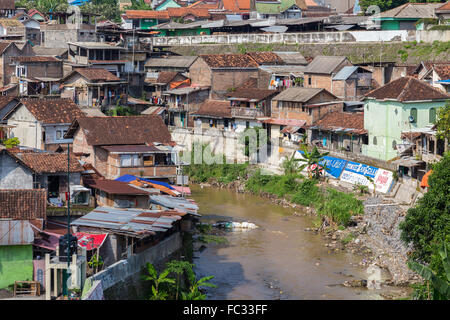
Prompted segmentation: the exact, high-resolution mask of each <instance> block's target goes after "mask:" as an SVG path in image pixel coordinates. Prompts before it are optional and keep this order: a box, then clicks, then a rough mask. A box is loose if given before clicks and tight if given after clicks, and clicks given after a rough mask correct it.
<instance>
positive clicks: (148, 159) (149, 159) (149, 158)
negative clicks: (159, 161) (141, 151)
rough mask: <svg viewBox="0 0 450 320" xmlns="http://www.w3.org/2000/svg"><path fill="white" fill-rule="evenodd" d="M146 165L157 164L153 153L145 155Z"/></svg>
mask: <svg viewBox="0 0 450 320" xmlns="http://www.w3.org/2000/svg"><path fill="white" fill-rule="evenodd" d="M143 160H144V166H153V165H154V164H155V160H154V157H153V156H152V155H146V156H143Z"/></svg>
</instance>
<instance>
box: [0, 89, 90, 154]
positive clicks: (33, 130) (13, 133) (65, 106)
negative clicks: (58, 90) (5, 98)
mask: <svg viewBox="0 0 450 320" xmlns="http://www.w3.org/2000/svg"><path fill="white" fill-rule="evenodd" d="M83 116H84V114H83V113H82V112H81V110H80V108H79V107H78V106H77V105H76V104H75V103H74V102H73V101H72V100H71V99H63V98H44V99H37V98H23V99H21V100H20V103H19V104H17V105H16V106H15V107H14V108H13V109H12V110H11V111H9V113H8V114H6V116H5V117H4V119H6V120H7V121H8V122H7V124H8V126H11V130H10V137H11V138H12V137H17V138H19V141H20V145H22V146H27V147H30V148H36V149H42V150H52V151H53V150H56V149H57V148H58V147H59V145H60V144H63V145H65V144H67V143H71V140H67V139H65V138H64V134H65V132H66V131H67V130H68V128H69V125H70V124H71V123H72V121H73V120H74V119H75V118H77V117H83Z"/></svg>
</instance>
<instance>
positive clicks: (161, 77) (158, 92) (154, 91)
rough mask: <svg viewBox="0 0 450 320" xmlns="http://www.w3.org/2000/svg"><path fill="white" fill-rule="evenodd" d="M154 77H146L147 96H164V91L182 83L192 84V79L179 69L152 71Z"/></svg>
mask: <svg viewBox="0 0 450 320" xmlns="http://www.w3.org/2000/svg"><path fill="white" fill-rule="evenodd" d="M150 75H152V76H157V77H156V78H154V77H148V78H146V79H145V86H146V87H147V88H148V89H147V90H146V93H147V97H148V98H149V99H150V97H157V98H162V94H163V92H165V91H167V90H170V89H175V88H177V87H179V86H181V85H190V82H191V81H190V79H189V78H188V77H186V76H184V75H183V74H182V73H180V72H177V71H161V72H154V73H150Z"/></svg>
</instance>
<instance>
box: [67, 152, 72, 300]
mask: <svg viewBox="0 0 450 320" xmlns="http://www.w3.org/2000/svg"><path fill="white" fill-rule="evenodd" d="M70 240H71V239H70V144H69V143H67V271H66V286H67V299H69V300H70V295H69V286H68V284H67V280H68V279H69V270H70Z"/></svg>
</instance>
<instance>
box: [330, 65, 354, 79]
mask: <svg viewBox="0 0 450 320" xmlns="http://www.w3.org/2000/svg"><path fill="white" fill-rule="evenodd" d="M356 70H358V67H355V66H345V67H343V68H342V69H341V70H340V71H339V72H338V73H337V74H336V75H335V76H334V77H333V80H347V79H348V78H349V77H350V76H351V75H352V74H353V73H354V72H355V71H356Z"/></svg>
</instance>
